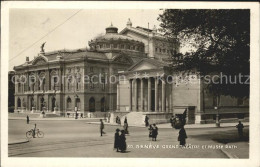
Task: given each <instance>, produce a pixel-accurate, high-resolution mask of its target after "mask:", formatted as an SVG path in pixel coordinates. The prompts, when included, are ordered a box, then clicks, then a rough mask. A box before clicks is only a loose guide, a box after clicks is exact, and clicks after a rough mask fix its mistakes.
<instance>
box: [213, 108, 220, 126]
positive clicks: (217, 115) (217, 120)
mask: <svg viewBox="0 0 260 167" xmlns="http://www.w3.org/2000/svg"><path fill="white" fill-rule="evenodd" d="M214 109H215V110H217V114H216V127H218V128H219V127H220V122H219V108H218V107H217V106H216V107H214Z"/></svg>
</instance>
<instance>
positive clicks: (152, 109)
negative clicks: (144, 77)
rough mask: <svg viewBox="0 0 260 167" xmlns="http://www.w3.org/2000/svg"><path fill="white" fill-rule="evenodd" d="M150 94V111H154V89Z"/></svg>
mask: <svg viewBox="0 0 260 167" xmlns="http://www.w3.org/2000/svg"><path fill="white" fill-rule="evenodd" d="M151 96H152V97H151V106H150V107H151V111H155V90H151ZM148 107H149V106H148Z"/></svg>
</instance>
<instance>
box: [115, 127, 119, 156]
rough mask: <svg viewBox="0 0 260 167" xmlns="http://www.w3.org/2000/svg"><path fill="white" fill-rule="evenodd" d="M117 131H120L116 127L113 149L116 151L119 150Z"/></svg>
mask: <svg viewBox="0 0 260 167" xmlns="http://www.w3.org/2000/svg"><path fill="white" fill-rule="evenodd" d="M119 131H120V130H119V129H116V133H115V141H114V149H116V152H119V146H120V136H119Z"/></svg>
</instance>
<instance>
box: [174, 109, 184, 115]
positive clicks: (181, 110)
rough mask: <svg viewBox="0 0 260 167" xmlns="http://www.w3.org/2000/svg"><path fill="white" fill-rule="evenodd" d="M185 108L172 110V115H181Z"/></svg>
mask: <svg viewBox="0 0 260 167" xmlns="http://www.w3.org/2000/svg"><path fill="white" fill-rule="evenodd" d="M185 110H186V108H175V109H174V110H173V113H174V114H183V113H184V112H185Z"/></svg>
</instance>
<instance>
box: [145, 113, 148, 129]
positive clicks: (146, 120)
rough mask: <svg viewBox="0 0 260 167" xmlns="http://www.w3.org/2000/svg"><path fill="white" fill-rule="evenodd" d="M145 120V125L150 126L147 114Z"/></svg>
mask: <svg viewBox="0 0 260 167" xmlns="http://www.w3.org/2000/svg"><path fill="white" fill-rule="evenodd" d="M144 122H145V127H148V126H149V117H148V116H147V115H146V116H145V119H144Z"/></svg>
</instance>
